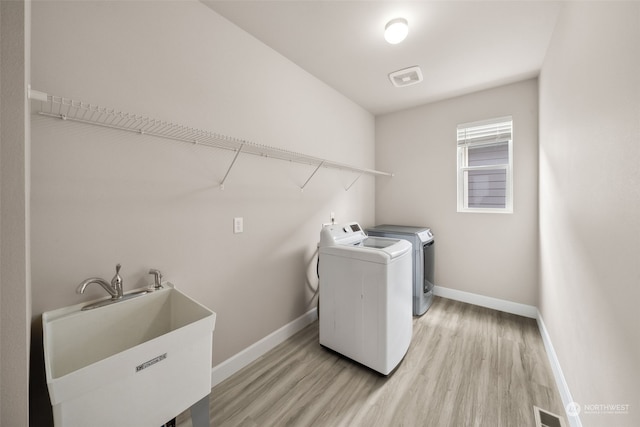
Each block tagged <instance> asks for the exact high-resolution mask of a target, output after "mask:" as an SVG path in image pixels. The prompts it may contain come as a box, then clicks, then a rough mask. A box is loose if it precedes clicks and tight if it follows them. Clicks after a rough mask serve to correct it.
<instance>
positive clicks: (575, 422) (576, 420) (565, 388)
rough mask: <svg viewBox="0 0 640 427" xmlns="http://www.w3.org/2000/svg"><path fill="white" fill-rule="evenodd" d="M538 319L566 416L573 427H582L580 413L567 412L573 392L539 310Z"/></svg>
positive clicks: (571, 401)
mask: <svg viewBox="0 0 640 427" xmlns="http://www.w3.org/2000/svg"><path fill="white" fill-rule="evenodd" d="M536 320H537V321H538V329H539V330H540V335H541V336H542V342H543V343H544V348H545V350H546V352H547V357H548V358H549V364H551V371H552V372H553V376H554V378H555V380H556V385H557V387H558V391H559V392H560V398H561V399H562V404H563V405H564V407H565V414H564V415H565V416H566V417H567V419H568V420H569V425H570V426H571V427H582V422H581V421H580V416H579V415H571V416H570V415H569V414H567V413H566V408H567V405H569V404H570V403H573V398H572V397H571V392H570V391H569V385H568V384H567V381H566V380H565V379H564V374H563V373H562V368H560V362H559V361H558V356H557V355H556V351H555V350H554V348H553V344H552V343H551V337H550V336H549V332H548V331H547V327H546V326H545V324H544V321H543V320H542V314H540V311H538V315H537V317H536Z"/></svg>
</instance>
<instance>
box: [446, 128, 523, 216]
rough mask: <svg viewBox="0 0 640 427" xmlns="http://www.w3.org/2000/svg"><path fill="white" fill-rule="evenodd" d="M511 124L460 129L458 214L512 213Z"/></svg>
mask: <svg viewBox="0 0 640 427" xmlns="http://www.w3.org/2000/svg"><path fill="white" fill-rule="evenodd" d="M512 123H513V121H512V119H511V116H509V117H500V118H497V119H491V120H485V121H481V122H473V123H464V124H461V125H458V212H501V213H512V212H513V161H512V159H513V150H512V133H513V132H512V130H513V126H512Z"/></svg>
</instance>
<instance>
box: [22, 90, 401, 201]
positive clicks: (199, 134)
mask: <svg viewBox="0 0 640 427" xmlns="http://www.w3.org/2000/svg"><path fill="white" fill-rule="evenodd" d="M29 98H30V99H31V100H33V101H35V104H36V105H37V104H39V110H38V114H40V115H42V116H47V117H55V118H59V119H62V120H68V121H74V122H79V123H85V124H89V125H96V126H101V127H106V128H110V129H118V130H123V131H127V132H134V133H138V134H140V135H150V136H154V137H157V138H164V139H169V140H173V141H178V142H185V143H189V144H198V145H203V146H207V147H212V148H219V149H223V150H230V151H234V152H235V155H234V157H233V160H232V161H231V164H230V165H229V168H228V169H227V172H226V173H225V175H224V177H223V178H222V181H221V183H220V188H221V189H223V190H224V185H225V182H226V181H227V178H228V176H229V173H230V172H231V169H232V168H233V166H234V165H235V163H236V161H237V160H238V156H239V155H240V153H241V152H242V153H243V154H252V155H255V156H261V157H267V158H272V159H278V160H285V161H289V162H293V163H300V164H306V165H310V166H314V167H315V170H314V171H313V173H312V174H311V176H309V178H308V179H307V180H306V181H305V183H304V184H303V185H302V187H301V188H300V190H301V191H304V188H305V187H306V186H307V184H308V183H309V181H310V180H311V178H313V176H314V175H315V174H316V173H317V172H318V170H319V169H320V168H323V167H324V168H330V169H339V170H346V171H350V172H354V173H357V174H358V176H357V177H356V179H355V180H354V181H353V182H352V183H351V185H349V186H348V187H347V188H346V189H345V190H347V191H348V190H349V189H350V188H351V187H352V186H353V185H354V184H355V183H356V182H357V181H358V179H360V177H361V176H362V175H363V174H367V175H373V176H389V177H392V176H393V173H390V172H383V171H378V170H375V169H367V168H360V167H357V166H353V165H348V164H345V163H340V162H334V161H332V160H328V159H323V158H319V157H315V156H310V155H307V154H302V153H298V152H295V151H290V150H284V149H281V148H277V147H273V146H269V145H263V144H257V143H255V142H251V141H247V140H243V139H239V138H234V137H230V136H226V135H222V134H219V133H216V132H211V131H207V130H202V129H196V128H192V127H189V126H184V125H180V124H176V123H173V122H168V121H165V120H158V119H153V118H150V117H146V116H141V115H138V114H132V113H126V112H123V111H120V110H116V109H114V108H105V107H101V106H99V105H96V104H88V103H85V102H82V101H78V100H73V99H70V98H65V97H61V96H55V95H49V94H47V93H45V92H41V91H37V90H33V89H31V88H29Z"/></svg>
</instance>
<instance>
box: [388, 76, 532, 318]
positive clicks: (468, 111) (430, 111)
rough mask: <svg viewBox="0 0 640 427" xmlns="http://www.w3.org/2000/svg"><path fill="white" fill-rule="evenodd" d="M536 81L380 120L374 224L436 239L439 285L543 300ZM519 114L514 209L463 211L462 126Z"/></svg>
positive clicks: (524, 301) (514, 298)
mask: <svg viewBox="0 0 640 427" xmlns="http://www.w3.org/2000/svg"><path fill="white" fill-rule="evenodd" d="M537 90H538V86H537V80H535V79H534V80H527V81H524V82H520V83H516V84H512V85H507V86H502V87H498V88H495V89H490V90H486V91H482V92H477V93H473V94H470V95H466V96H461V97H457V98H452V99H449V100H446V101H441V102H437V103H432V104H427V105H424V106H421V107H417V108H412V109H409V110H405V111H400V112H397V113H391V114H387V115H383V116H378V117H376V167H377V168H379V169H382V170H391V171H394V172H395V174H396V176H395V177H394V178H392V179H387V178H378V180H377V185H376V222H377V223H398V224H405V225H419V226H420V225H424V226H429V227H431V228H432V230H433V232H434V234H435V236H436V264H435V271H436V274H435V283H436V285H439V286H444V287H448V288H454V289H458V290H462V291H466V292H472V293H476V294H480V295H485V296H490V297H494V298H500V299H504V300H508V301H513V302H518V303H522V304H529V305H534V306H535V305H537V285H538V276H537V260H538V252H537V164H538V163H537V162H538V156H537V142H538V135H537V125H538V104H537V96H538V92H537ZM505 115H512V116H513V126H514V142H513V159H514V213H513V214H484V213H482V214H478V213H457V212H456V209H457V206H456V200H457V199H456V125H457V124H459V123H466V122H472V121H476V120H483V119H489V118H493V117H501V116H505Z"/></svg>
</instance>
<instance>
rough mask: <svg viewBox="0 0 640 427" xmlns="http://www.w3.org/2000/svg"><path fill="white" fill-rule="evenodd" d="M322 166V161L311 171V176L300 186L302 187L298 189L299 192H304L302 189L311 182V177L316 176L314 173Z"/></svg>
mask: <svg viewBox="0 0 640 427" xmlns="http://www.w3.org/2000/svg"><path fill="white" fill-rule="evenodd" d="M322 165H324V160H323V161H321V162H320V164H319V165H318V167H317V168H316V169H315V170H314V171H313V173H312V174H311V176H310V177H309V178H307V180H306V181H305V182H304V184H302V187H300V192H303V191H304V187H306V186H307V184H308V183H309V181H311V178H313V176H314V175H315V174H316V172H318V170H320V168H321V167H322Z"/></svg>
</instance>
